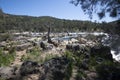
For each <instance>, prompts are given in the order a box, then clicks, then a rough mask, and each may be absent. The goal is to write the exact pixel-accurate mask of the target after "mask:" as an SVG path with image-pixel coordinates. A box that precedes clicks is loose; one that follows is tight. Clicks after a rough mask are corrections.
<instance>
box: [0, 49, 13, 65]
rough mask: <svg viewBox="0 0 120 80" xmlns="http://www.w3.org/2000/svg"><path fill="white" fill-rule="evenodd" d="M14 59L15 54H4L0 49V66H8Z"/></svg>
mask: <svg viewBox="0 0 120 80" xmlns="http://www.w3.org/2000/svg"><path fill="white" fill-rule="evenodd" d="M14 59H15V52H8V53H4V52H3V49H0V66H8V65H9V64H10V63H11V62H12V61H14Z"/></svg>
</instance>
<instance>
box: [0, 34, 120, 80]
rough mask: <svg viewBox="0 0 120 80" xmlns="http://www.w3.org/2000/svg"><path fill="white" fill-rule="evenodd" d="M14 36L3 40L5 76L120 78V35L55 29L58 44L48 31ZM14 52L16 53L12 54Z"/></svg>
mask: <svg viewBox="0 0 120 80" xmlns="http://www.w3.org/2000/svg"><path fill="white" fill-rule="evenodd" d="M12 36H13V37H12V38H13V39H12V40H9V39H8V40H6V41H1V42H0V48H1V51H0V55H1V57H0V58H1V63H0V79H2V80H117V79H119V78H120V77H119V76H120V74H119V73H120V65H119V61H120V58H119V51H120V50H119V41H120V40H119V39H120V38H119V36H117V35H109V34H107V33H103V32H92V33H88V32H79V33H51V35H50V37H51V40H52V41H53V42H54V44H51V43H48V42H47V33H46V32H44V33H33V32H23V33H13V34H12ZM116 44H117V45H116ZM13 53H14V55H13V57H11V56H9V55H8V54H10V55H11V54H13ZM6 56H8V58H5V57H6ZM2 59H4V60H2ZM102 68H103V71H102V72H100V71H101V70H102ZM105 68H107V69H108V70H106V69H105ZM111 69H113V70H112V71H111ZM116 71H117V72H116ZM104 72H105V73H106V74H107V75H106V74H103V73H104ZM108 78H110V79H108Z"/></svg>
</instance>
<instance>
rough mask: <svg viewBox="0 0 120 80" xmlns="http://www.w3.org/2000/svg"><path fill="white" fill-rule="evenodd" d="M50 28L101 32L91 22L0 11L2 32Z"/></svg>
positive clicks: (57, 30) (54, 29)
mask: <svg viewBox="0 0 120 80" xmlns="http://www.w3.org/2000/svg"><path fill="white" fill-rule="evenodd" d="M48 26H50V27H51V28H52V31H54V32H64V31H65V32H66V31H96V30H98V31H99V30H100V29H98V28H100V27H98V26H100V24H98V23H92V22H90V21H78V20H65V19H58V18H54V17H49V16H42V17H31V16H20V15H11V14H6V13H4V12H2V10H1V11H0V32H5V31H7V30H9V31H10V30H18V31H37V32H42V31H47V27H48Z"/></svg>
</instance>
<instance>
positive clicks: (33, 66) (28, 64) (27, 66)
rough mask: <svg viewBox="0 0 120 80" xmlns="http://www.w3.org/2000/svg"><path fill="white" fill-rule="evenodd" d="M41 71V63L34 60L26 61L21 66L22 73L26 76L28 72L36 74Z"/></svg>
mask: <svg viewBox="0 0 120 80" xmlns="http://www.w3.org/2000/svg"><path fill="white" fill-rule="evenodd" d="M38 72H39V64H38V63H37V62H33V61H25V62H24V63H23V64H22V65H21V68H20V74H21V75H22V76H26V75H28V74H34V73H38Z"/></svg>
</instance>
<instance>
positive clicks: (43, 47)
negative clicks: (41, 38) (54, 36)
mask: <svg viewBox="0 0 120 80" xmlns="http://www.w3.org/2000/svg"><path fill="white" fill-rule="evenodd" d="M40 47H41V48H42V49H43V50H45V49H47V46H46V44H45V42H40Z"/></svg>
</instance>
